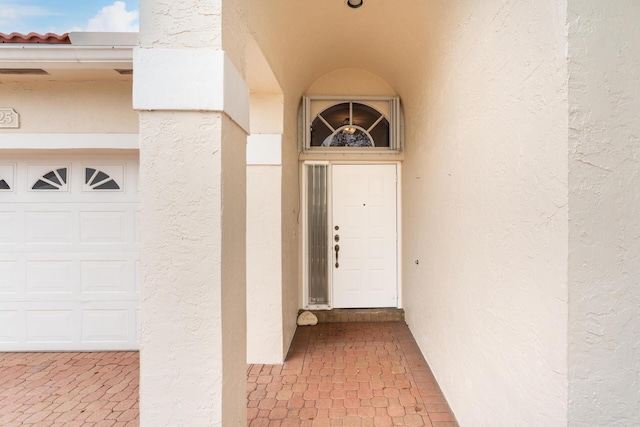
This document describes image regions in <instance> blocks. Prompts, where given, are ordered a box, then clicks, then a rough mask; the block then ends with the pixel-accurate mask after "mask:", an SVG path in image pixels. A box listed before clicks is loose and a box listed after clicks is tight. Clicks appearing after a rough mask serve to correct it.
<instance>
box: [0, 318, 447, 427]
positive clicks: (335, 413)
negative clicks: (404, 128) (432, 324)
mask: <svg viewBox="0 0 640 427" xmlns="http://www.w3.org/2000/svg"><path fill="white" fill-rule="evenodd" d="M138 378H139V358H138V353H137V352H100V353H0V426H1V427H18V426H32V427H132V426H138V425H139V415H138V413H139V410H138V382H139V379H138ZM247 396H248V399H247V416H248V420H247V424H248V425H250V426H251V427H257V426H258V427H259V426H275V427H287V426H319V427H322V426H343V427H348V426H362V427H368V426H376V427H377V426H392V425H398V426H433V427H452V426H457V424H456V423H455V418H454V416H453V414H452V413H451V410H450V409H449V405H447V402H446V400H445V398H444V397H443V396H442V392H441V391H440V388H439V387H438V384H437V383H436V381H435V379H434V378H433V375H432V374H431V371H430V370H429V367H428V365H427V364H426V362H425V361H424V358H423V357H422V355H421V353H420V351H419V350H418V347H417V345H416V343H415V341H414V340H413V337H412V336H411V333H410V332H409V329H408V328H407V326H406V325H405V324H404V323H402V322H381V323H327V324H319V325H316V326H313V327H301V328H298V331H297V332H296V335H295V337H294V341H293V344H292V347H291V351H290V353H289V356H288V358H287V361H286V362H285V364H284V365H250V366H249V367H248V381H247Z"/></svg>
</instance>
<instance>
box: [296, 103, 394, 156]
mask: <svg viewBox="0 0 640 427" xmlns="http://www.w3.org/2000/svg"><path fill="white" fill-rule="evenodd" d="M302 110H303V112H302V113H303V121H304V123H303V127H304V135H303V138H302V147H301V149H302V150H303V151H318V152H321V151H334V152H340V151H342V152H344V151H360V152H370V151H382V152H388V151H400V150H401V138H400V100H399V98H398V97H355V98H344V97H320V96H315V97H305V98H303V102H302Z"/></svg>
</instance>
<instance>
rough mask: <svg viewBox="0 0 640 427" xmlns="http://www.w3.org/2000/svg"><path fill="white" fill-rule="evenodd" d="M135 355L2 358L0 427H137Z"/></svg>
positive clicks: (0, 355) (12, 355)
mask: <svg viewBox="0 0 640 427" xmlns="http://www.w3.org/2000/svg"><path fill="white" fill-rule="evenodd" d="M138 378H139V358H138V353H137V352H102V353H0V426H2V427H14V426H15V427H17V426H33V427H133V426H138V425H139V420H138V412H139V411H138V381H139V380H138Z"/></svg>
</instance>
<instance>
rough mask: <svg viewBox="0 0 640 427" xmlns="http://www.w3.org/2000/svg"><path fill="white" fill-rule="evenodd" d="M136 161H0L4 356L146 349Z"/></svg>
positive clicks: (74, 157) (127, 157)
mask: <svg viewBox="0 0 640 427" xmlns="http://www.w3.org/2000/svg"><path fill="white" fill-rule="evenodd" d="M137 179H138V159H137V154H135V153H130V154H118V155H115V154H102V155H86V154H85V155H79V154H70V155H58V154H56V155H51V154H49V155H45V154H41V155H35V154H30V155H19V154H15V155H7V154H0V351H40V350H51V351H54V350H134V349H138V347H139V336H138V331H139V326H138V325H139V291H138V284H137V272H138V260H139V242H138V237H137V236H138V233H137V224H138V218H139V215H138V212H137V209H138V182H137Z"/></svg>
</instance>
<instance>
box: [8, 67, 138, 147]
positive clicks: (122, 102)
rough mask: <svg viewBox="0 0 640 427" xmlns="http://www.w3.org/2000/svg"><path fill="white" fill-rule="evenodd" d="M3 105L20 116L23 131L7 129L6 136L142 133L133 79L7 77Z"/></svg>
mask: <svg viewBox="0 0 640 427" xmlns="http://www.w3.org/2000/svg"><path fill="white" fill-rule="evenodd" d="M113 73H114V74H115V71H113ZM0 104H1V105H0V107H11V108H13V109H15V110H16V111H17V112H18V114H20V129H15V130H12V129H3V130H2V133H3V134H8V133H12V132H15V133H136V132H138V115H137V114H136V112H135V111H134V110H133V108H132V106H131V79H130V78H126V79H124V78H123V79H112V80H80V81H70V80H55V79H51V78H47V77H31V78H25V77H20V78H11V76H6V77H5V78H3V81H2V82H0Z"/></svg>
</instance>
